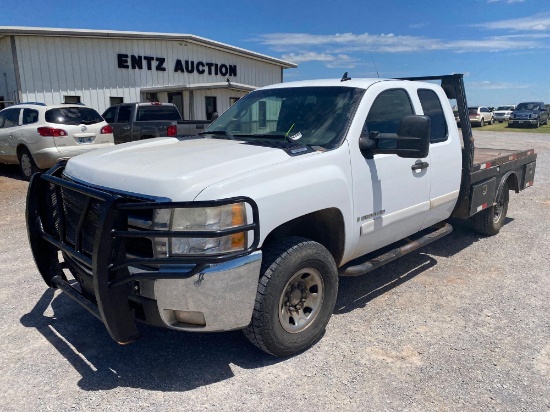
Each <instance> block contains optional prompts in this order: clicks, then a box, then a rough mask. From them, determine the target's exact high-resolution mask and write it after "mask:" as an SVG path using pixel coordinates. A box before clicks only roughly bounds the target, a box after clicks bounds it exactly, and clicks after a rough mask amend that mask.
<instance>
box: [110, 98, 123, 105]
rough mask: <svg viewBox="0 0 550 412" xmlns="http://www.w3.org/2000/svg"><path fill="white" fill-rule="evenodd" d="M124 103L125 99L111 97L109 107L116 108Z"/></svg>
mask: <svg viewBox="0 0 550 412" xmlns="http://www.w3.org/2000/svg"><path fill="white" fill-rule="evenodd" d="M120 103H124V97H114V96H111V97H109V106H114V105H115V104H120Z"/></svg>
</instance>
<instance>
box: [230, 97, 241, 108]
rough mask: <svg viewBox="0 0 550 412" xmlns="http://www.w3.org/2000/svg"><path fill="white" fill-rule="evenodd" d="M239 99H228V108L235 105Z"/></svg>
mask: <svg viewBox="0 0 550 412" xmlns="http://www.w3.org/2000/svg"><path fill="white" fill-rule="evenodd" d="M239 99H240V97H230V98H229V106H230V107H231V106H233V105H234V104H235V103H237V102H238V101H239Z"/></svg>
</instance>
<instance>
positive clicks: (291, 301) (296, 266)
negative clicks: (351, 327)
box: [244, 237, 338, 356]
mask: <svg viewBox="0 0 550 412" xmlns="http://www.w3.org/2000/svg"><path fill="white" fill-rule="evenodd" d="M337 294H338V272H337V269H336V263H335V262H334V259H333V258H332V255H331V254H330V252H329V251H328V250H327V249H325V248H324V247H323V246H322V245H320V244H319V243H317V242H313V241H311V240H308V239H304V238H299V237H290V238H287V239H285V240H283V241H281V242H280V243H277V244H272V245H270V246H268V247H266V248H265V250H264V256H263V262H262V271H261V277H260V281H259V284H258V291H257V293H256V303H255V305H254V312H253V316H252V321H251V323H250V325H249V326H248V327H247V328H246V329H244V334H245V336H246V337H247V338H248V340H250V342H252V343H253V344H254V345H256V346H257V347H258V348H260V349H261V350H263V351H265V352H267V353H269V354H271V355H275V356H290V355H293V354H295V353H297V352H300V351H302V350H304V349H307V348H308V347H310V346H311V345H313V344H314V343H315V342H316V341H318V340H319V339H320V338H321V337H322V336H323V333H324V331H325V327H326V325H327V323H328V321H329V319H330V317H331V315H332V311H333V309H334V304H335V303H336V295H337Z"/></svg>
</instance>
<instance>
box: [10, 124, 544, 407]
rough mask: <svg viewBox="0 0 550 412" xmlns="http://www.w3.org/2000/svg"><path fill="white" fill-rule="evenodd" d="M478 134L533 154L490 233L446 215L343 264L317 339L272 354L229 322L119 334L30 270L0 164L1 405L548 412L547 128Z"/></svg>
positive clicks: (20, 191)
mask: <svg viewBox="0 0 550 412" xmlns="http://www.w3.org/2000/svg"><path fill="white" fill-rule="evenodd" d="M474 136H475V137H476V143H477V144H478V145H479V146H484V147H494V148H506V149H521V148H528V147H530V148H535V149H536V151H537V152H538V162H537V172H536V177H535V186H534V187H532V188H530V189H527V190H525V191H523V192H522V193H520V194H514V193H512V194H511V197H510V207H509V210H508V219H507V222H506V224H505V226H504V227H503V229H502V230H501V232H500V234H499V235H498V236H496V237H492V238H485V237H480V236H477V235H475V234H473V233H471V232H469V231H468V230H467V229H466V228H461V227H457V228H455V231H454V232H453V233H452V234H451V235H450V236H448V237H446V238H444V239H442V240H440V241H438V242H435V243H433V244H431V245H428V246H427V247H425V248H424V249H421V250H420V251H418V252H414V253H412V254H411V255H408V256H406V257H405V258H403V259H401V260H398V261H395V262H393V263H391V264H389V265H387V266H385V267H383V268H381V269H379V270H377V271H376V272H373V273H372V274H370V275H367V276H363V277H359V278H343V279H341V281H340V293H339V297H338V301H337V303H336V309H335V311H334V315H333V317H332V319H331V321H330V323H329V326H328V329H327V332H326V334H325V336H324V338H323V339H322V340H321V341H320V342H319V343H318V344H317V345H315V346H314V347H313V348H311V349H310V350H308V351H306V352H304V353H302V354H300V355H297V356H295V357H292V358H289V359H283V360H281V359H275V358H272V357H270V356H268V355H265V354H264V353H262V352H260V351H259V350H257V349H255V348H254V347H253V346H251V345H250V344H248V341H247V340H246V339H245V338H244V337H243V336H242V334H241V333H240V332H231V333H225V334H206V335H201V334H185V333H177V332H173V331H168V330H162V329H156V328H151V327H142V331H143V335H144V337H143V339H141V340H140V341H138V342H137V343H134V344H132V345H129V346H117V345H116V344H115V343H114V342H113V341H111V339H110V338H109V336H108V334H107V332H106V330H105V329H104V328H103V326H102V324H101V323H100V322H98V321H97V320H96V319H95V318H94V317H93V316H92V315H90V314H88V313H87V312H86V311H84V310H83V309H81V308H80V306H78V305H77V304H76V303H73V301H71V300H70V299H69V298H67V297H66V296H62V295H60V294H59V292H53V291H52V290H48V289H47V288H46V286H45V284H44V283H43V282H42V280H41V278H40V276H39V274H38V272H37V270H36V268H35V265H34V262H33V259H32V256H31V252H30V249H29V247H28V243H27V237H26V231H25V223H24V210H25V194H26V189H27V183H26V182H24V181H21V180H20V179H19V178H18V169H17V168H16V167H8V166H0V207H1V210H2V214H1V215H0V277H1V279H3V281H4V283H3V286H2V288H1V289H0V304H1V308H2V311H1V313H0V346H1V348H2V351H1V352H0V369H1V371H2V373H1V376H0V393H1V394H0V409H1V410H5V411H36V410H41V411H42V410H50V409H53V410H63V411H65V410H75V409H76V410H124V411H126V410H130V411H133V410H216V411H234V410H255V411H256V410H257V411H264V410H265V411H270V410H273V411H276V410H277V411H278V410H284V409H286V410H292V411H306V410H307V411H311V410H320V411H323V410H339V411H356V410H372V411H383V410H392V411H393V410H408V411H433V410H437V411H464V410H467V411H478V410H505V411H548V410H550V283H549V282H548V267H549V264H548V262H549V260H550V247H549V244H550V242H549V240H550V239H549V237H550V235H549V233H550V220H549V219H548V216H549V212H550V185H549V181H550V135H549V134H546V135H544V134H529V133H494V132H483V131H477V130H474Z"/></svg>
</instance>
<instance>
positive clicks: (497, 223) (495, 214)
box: [473, 183, 510, 236]
mask: <svg viewBox="0 0 550 412" xmlns="http://www.w3.org/2000/svg"><path fill="white" fill-rule="evenodd" d="M509 199H510V192H509V189H508V183H504V184H503V185H502V188H501V189H500V191H499V192H498V195H497V199H496V202H495V204H494V205H493V206H491V207H490V208H488V209H485V210H483V211H482V212H479V213H477V214H475V215H474V216H473V224H474V229H475V231H476V232H478V233H480V234H482V235H487V236H494V235H496V234H497V233H498V232H499V231H500V228H501V227H502V225H503V224H504V220H505V219H506V213H508V201H509Z"/></svg>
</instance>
